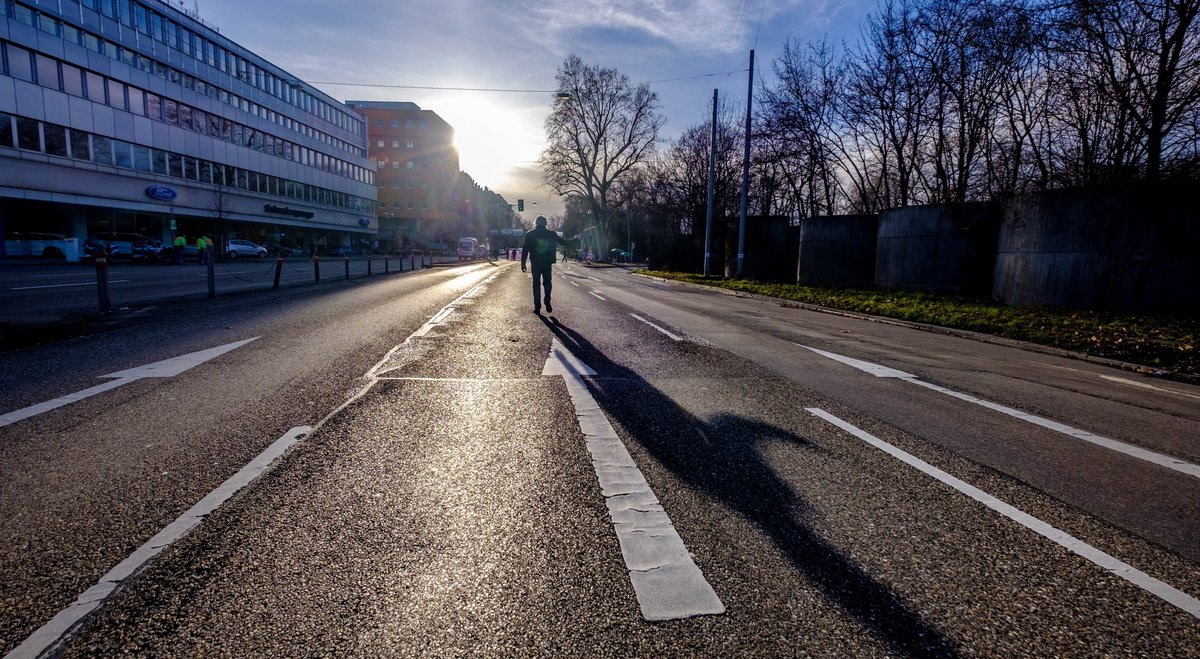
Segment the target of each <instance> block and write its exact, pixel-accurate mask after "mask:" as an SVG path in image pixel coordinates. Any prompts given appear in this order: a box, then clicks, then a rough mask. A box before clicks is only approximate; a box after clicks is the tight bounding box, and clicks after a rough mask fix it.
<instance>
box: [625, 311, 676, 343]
mask: <svg viewBox="0 0 1200 659" xmlns="http://www.w3.org/2000/svg"><path fill="white" fill-rule="evenodd" d="M629 315H630V316H633V317H634V318H637V319H638V320H640V321H642V322H643V323H646V324H647V325H649V326H650V327H653V328H654V329H656V330H658V331H660V332H662V333H663V334H666V335H667V336H669V337H671V339H672V340H674V341H682V340H683V337H682V336H679V335H678V334H675V333H673V332H669V331H667V330H665V329H663V328H661V327H659V326H658V325H655V324H654V323H652V322H650V321H648V320H646V319H645V318H642V317H641V316H639V315H637V314H635V313H631V314H629Z"/></svg>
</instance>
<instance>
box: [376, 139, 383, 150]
mask: <svg viewBox="0 0 1200 659" xmlns="http://www.w3.org/2000/svg"><path fill="white" fill-rule="evenodd" d="M375 146H376V147H378V148H380V149H382V148H383V140H379V141H378V142H376V143H375Z"/></svg>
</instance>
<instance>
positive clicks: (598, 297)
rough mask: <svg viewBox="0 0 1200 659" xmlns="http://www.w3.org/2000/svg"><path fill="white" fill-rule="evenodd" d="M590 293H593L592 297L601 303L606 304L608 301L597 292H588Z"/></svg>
mask: <svg viewBox="0 0 1200 659" xmlns="http://www.w3.org/2000/svg"><path fill="white" fill-rule="evenodd" d="M588 292H589V293H591V294H592V297H594V298H596V299H597V300H600V301H601V302H606V300H605V299H604V298H602V297H600V294H599V293H597V292H596V291H588Z"/></svg>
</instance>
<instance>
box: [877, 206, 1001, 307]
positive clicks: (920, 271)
mask: <svg viewBox="0 0 1200 659" xmlns="http://www.w3.org/2000/svg"><path fill="white" fill-rule="evenodd" d="M998 224H999V222H998V217H997V214H996V211H995V208H994V207H993V206H991V205H989V204H965V205H930V206H910V207H907V208H897V209H893V210H888V211H884V212H883V213H881V214H880V216H879V232H878V239H877V241H876V251H875V285H876V286H879V287H880V288H890V289H898V290H911V291H930V292H938V293H961V294H965V295H982V296H987V295H989V294H990V293H991V280H992V270H993V266H994V264H995V249H996V236H997V231H998Z"/></svg>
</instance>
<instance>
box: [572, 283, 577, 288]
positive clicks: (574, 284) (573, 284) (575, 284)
mask: <svg viewBox="0 0 1200 659" xmlns="http://www.w3.org/2000/svg"><path fill="white" fill-rule="evenodd" d="M571 285H572V286H574V287H575V288H579V284H578V283H576V282H571Z"/></svg>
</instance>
